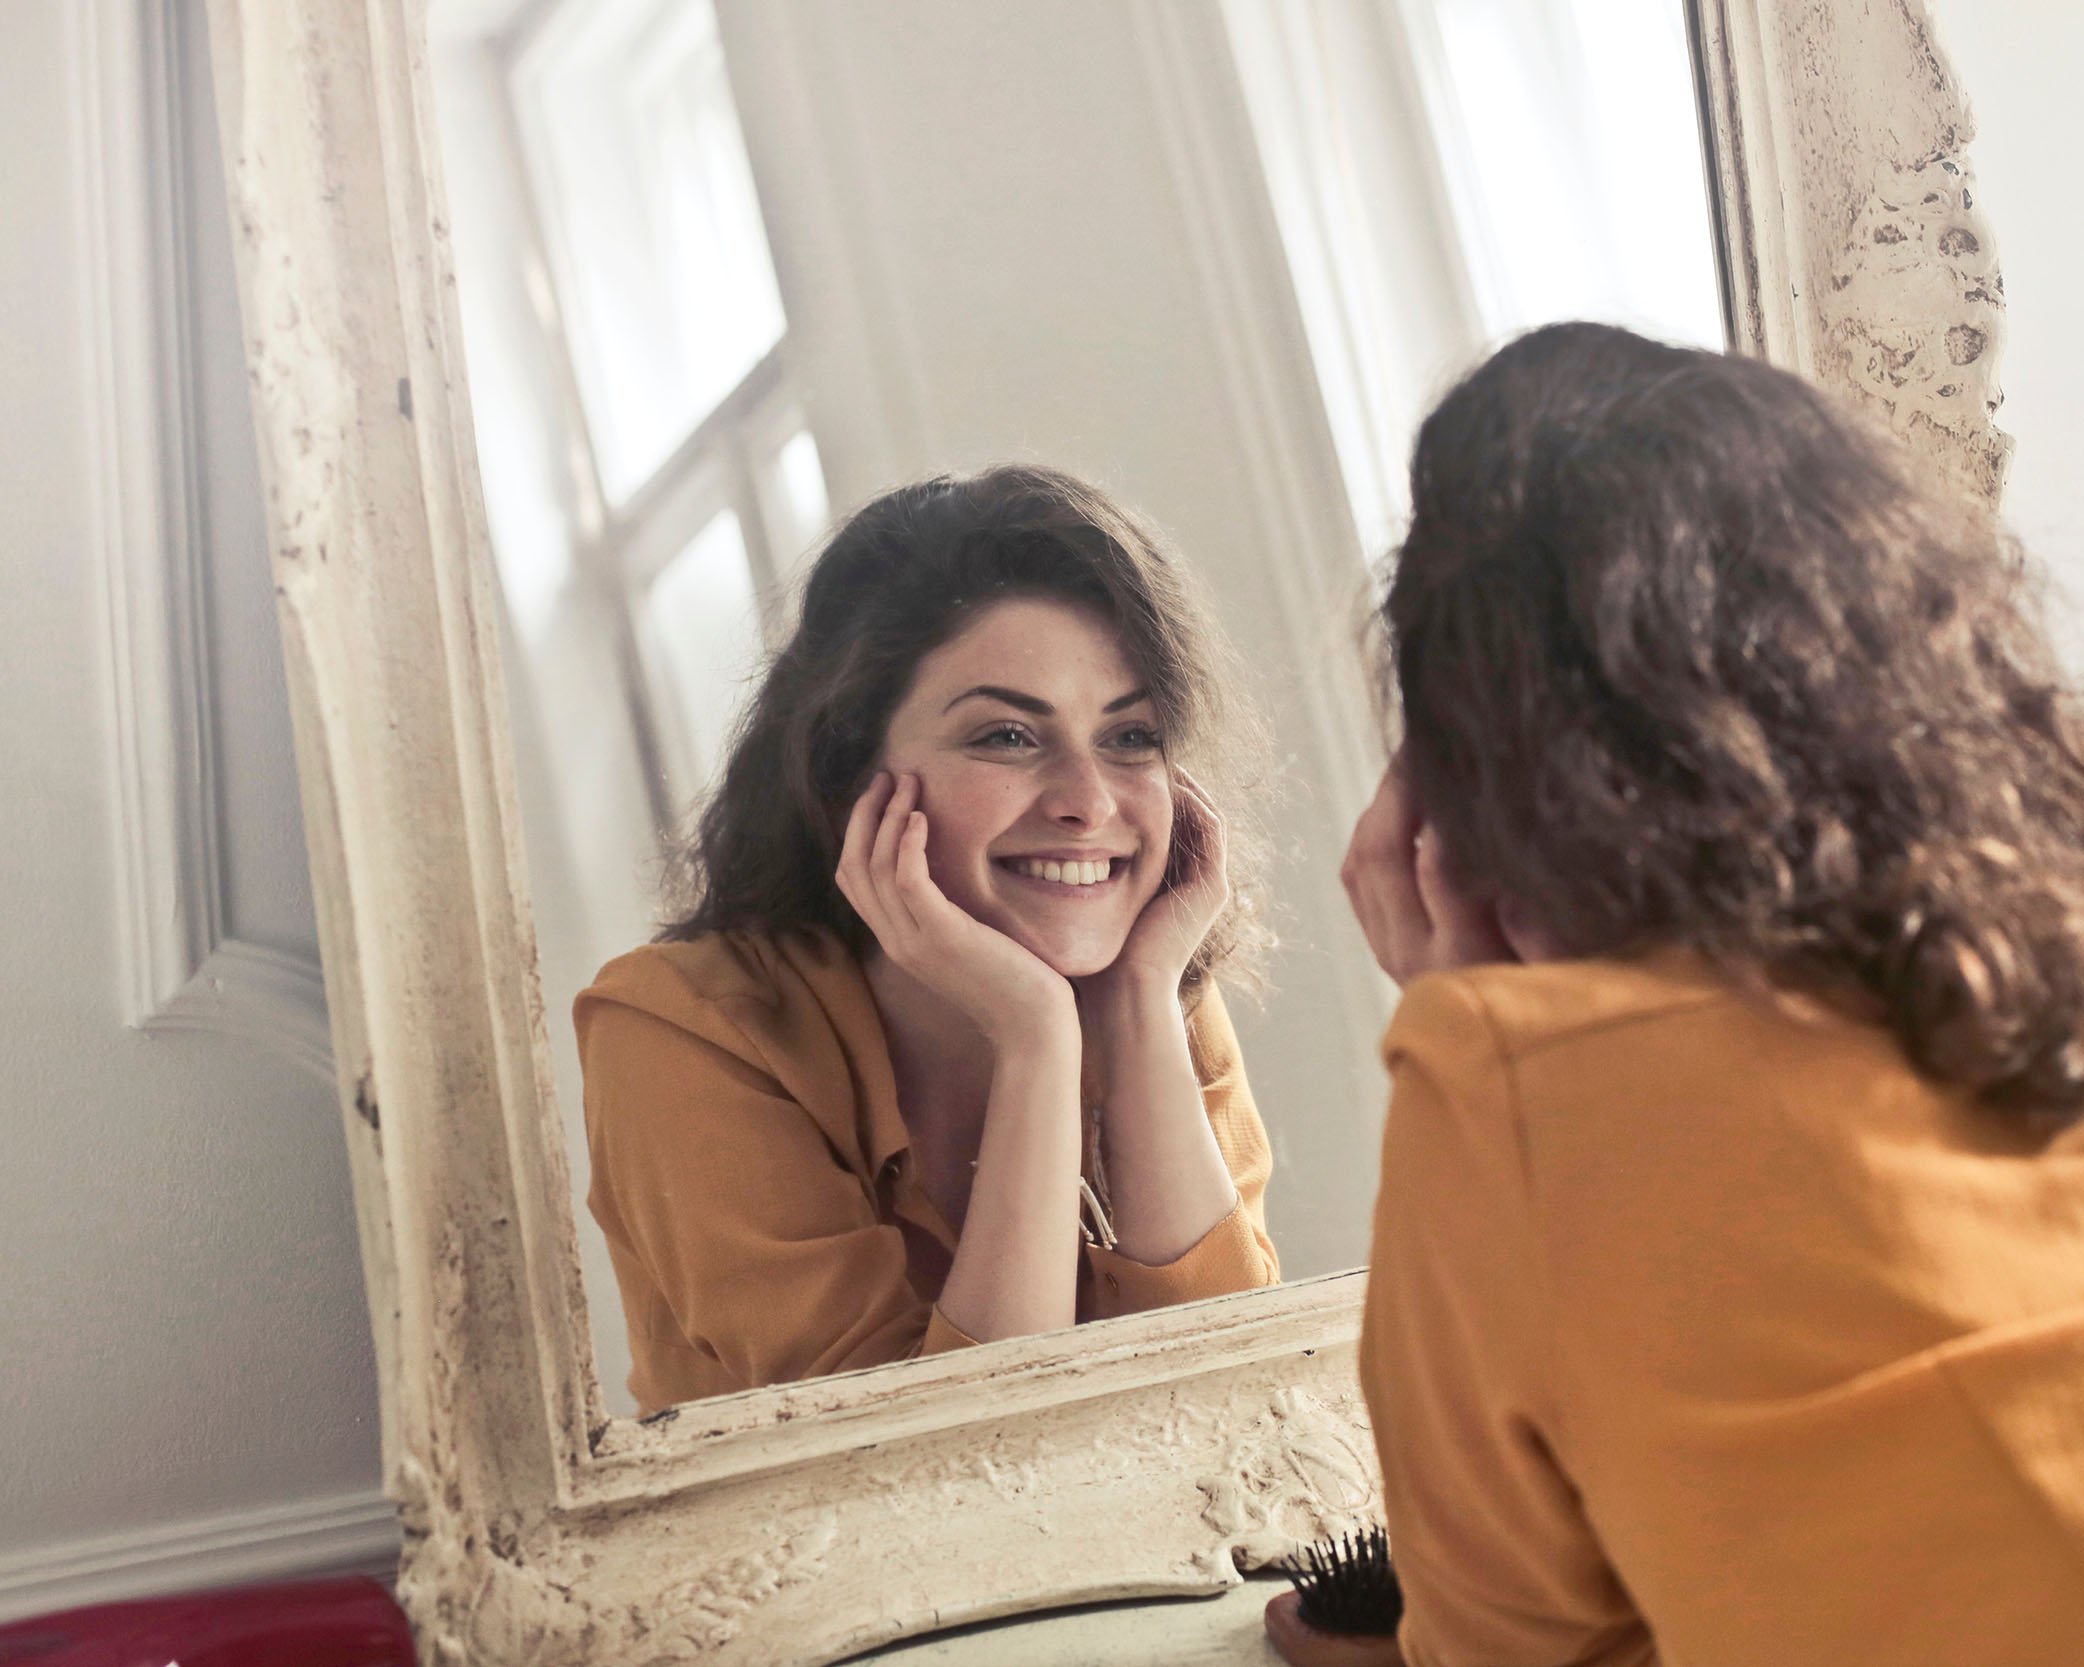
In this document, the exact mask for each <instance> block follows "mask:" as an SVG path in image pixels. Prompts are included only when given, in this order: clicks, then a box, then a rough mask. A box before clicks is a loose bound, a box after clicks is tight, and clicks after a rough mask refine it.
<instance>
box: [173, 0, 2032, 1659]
mask: <svg viewBox="0 0 2084 1667" xmlns="http://www.w3.org/2000/svg"><path fill="white" fill-rule="evenodd" d="M1126 3H1130V4H1134V5H1137V6H1139V7H1144V8H1146V9H1148V10H1149V11H1150V13H1151V17H1150V19H1149V21H1150V23H1151V25H1152V27H1154V28H1162V13H1163V11H1164V9H1165V7H1166V5H1167V4H1168V3H1178V0H1126ZM209 4H210V11H211V33H212V39H213V58H214V62H215V74H216V85H217V98H218V103H219V123H220V130H221V132H222V135H223V139H224V148H225V156H226V168H227V178H228V182H229V190H230V194H231V201H232V210H233V212H232V221H233V227H234V236H235V238H236V240H237V244H238V247H237V251H236V253H237V259H238V265H239V277H240V285H241V294H242V302H243V307H244V315H245V320H246V335H247V352H248V357H249V365H250V370H251V387H252V393H253V403H254V415H255V422H256V426H257V429H258V433H259V441H260V453H261V459H262V468H263V478H264V481H265V486H266V492H267V499H268V504H267V508H268V516H269V525H270V531H271V544H272V552H273V553H272V560H273V565H274V572H275V579H276V587H277V594H278V597H279V601H280V615H281V621H282V630H283V637H284V643H285V650H286V659H287V663H288V672H289V681H290V694H291V702H292V710H293V715H294V719H295V724H296V736H297V746H298V756H299V767H300V771H301V778H302V791H303V796H304V806H305V821H306V826H307V828H308V830H309V842H310V855H311V865H312V874H313V883H314V888H315V891H316V894H317V899H318V905H319V925H320V938H321V944H322V950H323V955H324V962H325V970H326V986H327V994H328V997H329V1002H330V1007H331V1023H332V1032H333V1044H334V1052H335V1057H336V1059H337V1060H338V1062H339V1078H340V1085H341V1098H342V1105H343V1109H344V1113H345V1119H346V1126H347V1131H348V1138H349V1144H350V1147H351V1150H352V1156H353V1165H354V1174H355V1185H356V1192H357V1205H358V1211H359V1220H360V1224H361V1238H362V1250H363V1258H364V1263H365V1266H366V1269H367V1277H368V1290H369V1301H370V1309H371V1314H372V1317H373V1323H374V1327H375V1332H376V1339H377V1357H378V1363H379V1370H380V1372H381V1376H382V1383H383V1418H384V1453H385V1466H386V1472H387V1482H388V1486H389V1489H390V1491H391V1493H392V1494H393V1496H394V1497H395V1498H396V1500H397V1501H398V1504H399V1508H400V1511H401V1513H402V1516H403V1519H404V1525H405V1556H404V1562H403V1566H402V1570H401V1576H400V1587H399V1589H400V1593H401V1596H402V1597H403V1599H404V1601H405V1603H406V1605H407V1606H408V1608H409V1609H410V1611H411V1612H412V1615H413V1618H414V1621H415V1624H416V1626H417V1628H418V1630H419V1637H420V1642H421V1652H422V1657H423V1660H425V1661H426V1662H429V1663H435V1662H441V1663H461V1662H473V1663H499V1664H502V1667H508V1664H522V1663H537V1662H540V1663H553V1662H555V1663H564V1662H574V1663H578V1662H586V1663H600V1664H603V1667H606V1664H613V1667H646V1664H652V1663H666V1662H676V1661H684V1660H692V1659H698V1658H699V1659H701V1660H705V1661H714V1662H719V1663H737V1662H755V1661H757V1662H768V1663H771V1662H806V1663H815V1662H825V1661H831V1660H834V1659H837V1658H839V1657H841V1656H843V1655H845V1654H848V1653H851V1652H853V1651H856V1650H859V1649H863V1648H866V1647H869V1646H871V1645H874V1644H877V1643H881V1642H885V1641H888V1640H891V1639H895V1638H898V1637H901V1636H904V1635H906V1634H909V1633H914V1632H919V1631H924V1630H927V1629H930V1628H933V1627H936V1626H942V1625H948V1624H952V1623H955V1622H959V1621H965V1620H976V1619H982V1618H986V1617H989V1616H993V1615H1001V1614H1007V1613H1012V1612H1016V1611H1021V1610H1026V1609H1032V1608H1038V1607H1042V1606H1045V1605H1049V1604H1060V1603H1067V1602H1075V1601H1080V1600H1086V1599H1094V1598H1103V1597H1127V1596H1134V1595H1146V1594H1164V1593H1174V1594H1184V1593H1192V1592H1207V1591H1213V1590H1217V1589H1220V1588H1221V1587H1223V1586H1225V1585H1227V1584H1230V1583H1232V1582H1234V1581H1235V1580H1236V1579H1237V1578H1238V1576H1237V1572H1236V1571H1237V1568H1238V1566H1240V1565H1243V1566H1253V1565H1256V1564H1260V1563H1263V1562H1264V1561H1266V1560H1267V1559H1269V1558H1270V1557H1273V1556H1278V1555H1281V1554H1283V1553H1285V1552H1286V1551H1287V1550H1288V1549H1289V1548H1290V1547H1291V1546H1292V1545H1293V1543H1294V1539H1295V1537H1296V1536H1305V1537H1307V1536H1312V1535H1315V1534H1317V1533H1320V1532H1323V1531H1326V1530H1328V1529H1333V1528H1338V1527H1342V1526H1344V1525H1346V1524H1348V1523H1349V1522H1351V1521H1352V1520H1354V1519H1355V1518H1357V1517H1358V1516H1361V1515H1364V1514H1367V1513H1369V1512H1370V1511H1371V1510H1372V1509H1373V1508H1374V1505H1375V1491H1376V1489H1375V1482H1374V1479H1373V1478H1374V1463H1373V1457H1372V1451H1371V1447H1370V1442H1369V1437H1368V1433H1367V1429H1366V1423H1365V1417H1364V1413H1363V1410H1362V1408H1361V1406H1360V1404H1359V1401H1358V1397H1357V1394H1356V1389H1355V1378H1354V1352H1355V1342H1356V1338H1357V1334H1358V1328H1359V1314H1360V1295H1361V1285H1362V1276H1360V1275H1344V1276H1339V1277H1335V1278H1331V1279H1326V1280H1320V1281H1317V1282H1314V1283H1310V1284H1305V1285H1299V1286H1290V1287H1285V1288H1281V1289H1277V1290H1274V1291H1269V1292H1259V1293H1253V1294H1249V1295H1244V1296H1238V1297H1231V1298H1224V1299H1220V1300H1218V1301H1215V1302H1212V1303H1207V1304H1202V1305H1198V1306H1195V1307H1192V1308H1188V1309H1179V1310H1172V1311H1168V1312H1163V1313H1157V1314H1150V1315H1142V1316H1136V1317H1133V1318H1130V1319H1126V1320H1120V1321H1112V1322H1107V1323H1104V1324H1098V1325H1092V1326H1088V1327H1084V1328H1081V1329H1079V1330H1078V1331H1076V1332H1072V1333H1066V1334H1058V1335H1053V1336H1047V1337H1039V1338H1031V1339H1023V1340H1019V1341H1013V1342H1007V1343H1001V1344H994V1345H990V1346H986V1347H982V1348H978V1349H974V1350H970V1351H966V1352H964V1353H961V1354H957V1355H952V1356H942V1357H939V1358H936V1359H933V1360H930V1361H924V1362H913V1363H909V1364H906V1365H903V1366H897V1367H885V1368H879V1369H876V1370H873V1371H868V1372H863V1373H856V1374H851V1375H848V1376H843V1377H838V1378H831V1379H824V1380H820V1381H816V1382H812V1383H806V1384H801V1385H796V1386H790V1387H785V1388H777V1389H769V1390H762V1391H755V1392H752V1393H749V1394H744V1395H738V1396H732V1397H728V1398H725V1399H720V1400H716V1401H709V1402H702V1403H697V1404H693V1405H690V1406H687V1407H683V1408H680V1409H677V1410H676V1411H675V1412H671V1413H668V1414H665V1415H663V1416H662V1417H661V1418H659V1419H656V1420H653V1421H650V1422H648V1423H645V1424H638V1423H633V1422H630V1421H626V1420H611V1419H608V1418H607V1417H606V1416H605V1415H604V1414H603V1412H602V1409H601V1400H600V1395H599V1391H598V1388H597V1386H596V1384H595V1382H594V1379H593V1373H592V1368H591V1364H590V1358H591V1357H590V1348H589V1346H588V1343H587V1328H586V1319H585V1309H584V1296H583V1293H582V1291H581V1289H580V1286H579V1278H578V1271H577V1268H578V1263H577V1259H576V1256H575V1253H574V1243H573V1230H572V1219H571V1210H572V1204H571V1192H570V1188H569V1177H568V1176H567V1174H566V1170H565V1163H564V1157H563V1150H564V1149H563V1144H562V1141H561V1139H560V1137H559V1133H558V1123H557V1118H556V1113H555V1110H554V1108H553V1107H552V1105H551V1104H550V1098H549V1095H550V1089H549V1082H548V1075H547V1071H546V1068H545V1065H544V1058H545V1055H544V1051H543V1047H542V1044H541V1033H542V1030H543V1025H544V1016H543V1013H542V1011H541V1000H540V993H539V991H538V989H537V987H536V983H535V979H534V975H533V970H532V969H533V965H534V957H533V953H532V944H531V940H530V926H529V919H530V916H529V913H528V909H527V904H526V886H525V871H524V868H523V866H522V863H521V859H520V855H519V845H518V819H517V812H516V806H515V796H514V790H513V783H512V780H511V763H510V759H509V754H508V745H507V740H506V735H505V730H504V721H505V720H504V715H505V710H506V705H505V697H504V692H503V688H502V684H501V674H500V667H499V658H498V654H497V642H496V629H495V622H496V619H497V609H498V607H499V602H498V598H497V596H496V593H495V591H494V589H493V585H494V579H493V576H492V569H491V565H490V562H489V560H488V556H487V549H486V540H485V530H484V521H483V513H482V509H481V505H480V501H479V495H478V487H477V480H476V468H475V456H474V451H473V444H472V439H471V427H470V421H469V414H468V405H467V400H466V397H465V393H464V386H463V368H462V357H461V346H460V342H461V336H460V331H459V326H458V322H457V317H456V308H455V290H454V284H453V281H452V277H451V271H450V256H449V248H448V240H447V226H446V221H445V211H444V207H443V203H442V198H441V188H440V184H439V181H438V177H437V176H436V174H435V172H434V169H433V166H432V164H433V161H434V153H435V142H434V137H433V135H434V132H435V129H434V124H433V121H432V112H431V110H430V108H429V86H428V76H427V74H426V66H425V62H424V55H423V42H424V29H423V23H422V18H421V15H420V5H419V3H418V0H209ZM1694 24H1695V33H1696V46H1697V62H1698V66H1699V71H1700V78H1701V87H1700V92H1701V98H1702V101H1703V107H1704V108H1705V109H1706V110H1707V111H1708V112H1709V120H1710V127H1711V130H1712V138H1711V144H1710V147H1709V148H1710V150H1711V153H1712V156H1713V160H1714V164H1715V172H1716V197H1717V201H1718V207H1719V228H1720V236H1721V240H1722V245H1723V248H1722V254H1723V261H1724V267H1725V271H1726V273H1727V277H1728V285H1729V293H1730V297H1731V312H1732V328H1733V333H1734V336H1735V339H1736V340H1737V341H1738V343H1739V344H1740V345H1742V346H1744V347H1746V348H1748V349H1750V350H1753V351H1757V352H1763V353H1765V354H1766V355H1768V356H1769V357H1771V358H1773V359H1775V360H1776V361H1778V362H1780V363H1782V364H1786V365H1790V366H1793V367H1796V368H1798V369H1801V370H1804V371H1806V372H1808V373H1809V374H1811V375H1812V376H1814V377H1815V378H1817V379H1818V380H1820V381H1822V382H1824V383H1826V384H1828V385H1832V386H1837V387H1840V388H1847V389H1851V390H1853V391H1854V392H1855V393H1857V394H1858V395H1859V396H1861V397H1862V398H1863V399H1864V400H1866V401H1867V402H1869V403H1870V404H1872V405H1874V406H1876V407H1877V408H1879V409H1880V410H1881V411H1883V412H1885V413H1886V414H1887V415H1888V417H1889V419H1890V420H1891V421H1892V422H1893V423H1894V424H1895V426H1896V427H1897V428H1898V429H1899V430H1900V431H1901V432H1903V433H1905V434H1906V435H1907V436H1908V437H1909V438H1910V439H1911V440H1912V441H1913V443H1915V444H1917V445H1919V446H1920V447H1921V448H1923V449H1924V450H1926V451H1927V452H1928V453H1929V454H1930V455H1931V456H1932V457H1933V458H1934V459H1935V460H1936V461H1938V462H1940V463H1942V464H1943V465H1944V466H1946V467H1948V468H1950V469H1954V470H1957V471H1959V472H1960V474H1961V475H1962V477H1963V478H1964V479H1965V480H1966V481H1968V482H1970V483H1972V484H1973V485H1975V486H1976V487H1977V488H1979V489H1980V490H1982V491H1984V492H1985V493H1988V494H1992V495H1994V494H1995V492H1996V490H1997V487H1998V485H1999V483H2000V481H2001V478H2002V473H2003V464H2004V459H2005V456H2006V449H2007V443H2006V442H2005V440H2004V439H2003V437H2002V436H2001V435H2000V434H1999V433H1998V431H1997V430H1996V428H1995V426H1994V423H1993V413H1994V411H1995V408H1996V397H1997V395H1996V385H1995V374H1996V362H1997V357H1998V348H1999V347H2000V345H2001V341H2000V336H2001V330H2002V324H2003V310H2002V290H2001V286H2000V284H1999V282H1998V279H1997V275H1996V268H1995V264H1994V257H1993V253H1992V246H1991V240H1990V237H1989V233H1988V230H1987V227H1986V225H1985V223H1984V221H1983V219H1982V216H1981V214H1980V212H1979V210H1978V209H1977V208H1976V207H1975V205H1974V202H1973V198H1972V188H1971V179H1970V175H1969V172H1968V169H1967V165H1966V162H1965V158H1964V154H1963V153H1964V148H1965V145H1966V142H1967V139H1968V137H1969V125H1968V120H1967V112H1966V108H1965V106H1964V104H1963V101H1962V99H1961V97H1960V94H1959V92H1958V89H1957V88H1956V86H1955V84H1954V82H1953V79H1952V76H1951V74H1950V72H1949V70H1948V69H1947V67H1946V65H1945V63H1944V61H1943V60H1942V58H1941V56H1940V55H1939V53H1938V51H1937V50H1936V47H1935V45H1934V43H1933V40H1932V38H1931V35H1930V30H1929V25H1928V21H1927V19H1926V17H1925V14H1924V11H1923V7H1922V5H1921V3H1920V0H1695V16H1694ZM1368 1156H1369V1157H1371V1156H1372V1154H1369V1155H1368Z"/></svg>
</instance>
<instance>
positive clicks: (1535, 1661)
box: [1361, 955, 2084, 1667]
mask: <svg viewBox="0 0 2084 1667" xmlns="http://www.w3.org/2000/svg"><path fill="white" fill-rule="evenodd" d="M1383 1049H1384V1056H1385V1058H1386V1060H1387V1062H1388V1065H1389V1068H1390V1072H1391V1074H1392V1076H1393V1078H1394V1082H1395V1094H1394V1104H1393V1109H1392V1111H1391V1114H1390V1118H1389V1124H1388V1130H1387V1133H1386V1135H1385V1137H1384V1143H1383V1159H1382V1162H1383V1185H1382V1193H1381V1201H1380V1204H1379V1206H1378V1208H1377V1214H1376V1221H1375V1248H1374V1258H1373V1271H1372V1273H1371V1275H1370V1278H1369V1283H1368V1295H1367V1313H1366V1321H1365V1325H1364V1329H1363V1337H1362V1345H1361V1350H1362V1378H1363V1385H1364V1387H1365V1389H1366V1392H1367V1399H1368V1405H1369V1409H1370V1411H1371V1413H1372V1415H1373V1418H1374V1425H1375V1431H1376V1437H1377V1441H1378V1443H1379V1445H1380V1448H1381V1453H1382V1463H1383V1470H1384V1476H1385V1482H1386V1500H1387V1509H1388V1517H1389V1526H1390V1531H1391V1535H1392V1539H1393V1546H1394V1552H1393V1554H1394V1556H1395V1558H1396V1562H1397V1566H1398V1569H1399V1571H1400V1573H1401V1575H1402V1579H1403V1585H1404V1591H1405V1597H1406V1613H1405V1619H1404V1625H1403V1629H1402V1632H1401V1634H1400V1643H1401V1646H1402V1649H1403V1653H1404V1656H1405V1658H1406V1660H1407V1661H1408V1663H1409V1664H1410V1667H1560V1664H1563V1663H1570V1664H1573V1667H1621V1664H1624V1663H1625V1664H1629V1667H1639V1664H1645V1663H1661V1664H1662V1667H1762V1664H1765V1663H1771V1664H1772V1667H1848V1664H1851V1663H1858V1662H1871V1663H1875V1664H1877V1667H1879V1664H1883V1663H1886V1664H1887V1667H1963V1664H1966V1663H1978V1664H1988V1667H2000V1664H2001V1667H2078V1664H2079V1663H2084V1126H2076V1125H2073V1126H2072V1127H2071V1128H2070V1129H2069V1130H2068V1131H2067V1132H2064V1133H2061V1134H2059V1135H2051V1134H2050V1133H2049V1131H2048V1129H2047V1126H2046V1125H2042V1126H2041V1128H2040V1129H2039V1130H2038V1131H2036V1129H2035V1128H2034V1127H2032V1126H2030V1125H2029V1124H2028V1123H2027V1122H2026V1121H2025V1120H2024V1119H2022V1118H2020V1117H2018V1116H2016V1115H2007V1114H2004V1113H2000V1112H1995V1111H1991V1110H1988V1109H1986V1108H1980V1107H1978V1106H1976V1105H1974V1104H1973V1103H1972V1102H1970V1101H1968V1100H1967V1099H1966V1098H1965V1097H1964V1096H1962V1095H1960V1094H1957V1093H1953V1092H1949V1091H1946V1090H1943V1089H1940V1088H1938V1087H1935V1086H1933V1085H1932V1084H1931V1083H1929V1082H1927V1081H1925V1080H1923V1079H1921V1078H1919V1077H1918V1076H1916V1075H1915V1074H1913V1072H1912V1071H1911V1070H1910V1069H1909V1068H1908V1067H1907V1066H1906V1065H1905V1064H1904V1062H1903V1057H1902V1055H1901V1053H1900V1052H1899V1050H1898V1048H1897V1046H1896V1044H1895V1042H1894V1041H1893V1039H1892V1038H1891V1037H1889V1036H1888V1035H1887V1034H1885V1033H1884V1032H1882V1031H1880V1030H1878V1029H1875V1028H1872V1027H1866V1026H1861V1025H1858V1024H1854V1023H1852V1022H1850V1021H1848V1020H1846V1019H1843V1018H1840V1017H1836V1016H1833V1015H1830V1014H1827V1013H1824V1012H1822V1011H1821V1010H1819V1009H1817V1008H1815V1007H1813V1006H1797V1005H1796V1004H1795V1003H1793V1002H1791V1001H1789V1002H1784V1003H1781V1004H1777V1005H1775V1004H1769V1003H1768V1002H1766V1001H1764V1000H1762V999H1756V998H1750V997H1747V996H1745V995H1743V994H1741V993H1739V992H1738V991H1737V990H1736V989H1734V988H1733V987H1732V986H1731V985H1730V984H1729V983H1727V982H1725V981H1724V980H1722V979H1721V978H1719V977H1718V976H1717V975H1715V974H1714V973H1713V972H1711V971H1709V970H1707V969H1706V968H1705V967H1704V966H1703V965H1702V964H1701V963H1699V962H1698V961H1696V960H1693V959H1690V958H1687V957H1683V956H1677V955H1668V956H1660V957H1655V958H1651V959H1648V960H1645V961H1643V962H1641V963H1637V964H1621V963H1618V962H1584V961H1580V962H1561V963H1554V964H1550V965H1544V966H1531V967H1517V966H1514V967H1502V966H1501V967H1482V968H1475V969H1471V970H1469V971H1465V972H1460V973H1455V974H1450V975H1445V976H1434V977H1428V978H1422V979H1419V980H1416V981H1415V982H1414V983H1413V984H1412V986H1411V988H1410V991H1409V992H1408V994H1407V995H1406V996H1405V998H1404V1002H1403V1006H1402V1007H1401V1008H1400V1010H1399V1011H1398V1013H1397V1015H1396V1020H1395V1022H1394V1023H1393V1024H1392V1025H1391V1026H1390V1029H1389V1033H1388V1035H1387V1037H1386V1038H1385V1039H1384V1043H1383Z"/></svg>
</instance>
